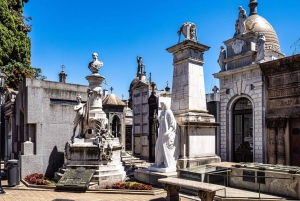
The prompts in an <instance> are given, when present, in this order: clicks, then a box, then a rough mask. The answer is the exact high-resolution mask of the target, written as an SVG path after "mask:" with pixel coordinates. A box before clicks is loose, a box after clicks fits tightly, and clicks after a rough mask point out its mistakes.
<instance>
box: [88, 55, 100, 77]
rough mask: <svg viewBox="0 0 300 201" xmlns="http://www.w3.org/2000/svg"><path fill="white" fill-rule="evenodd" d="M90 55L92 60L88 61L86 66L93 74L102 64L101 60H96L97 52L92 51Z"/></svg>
mask: <svg viewBox="0 0 300 201" xmlns="http://www.w3.org/2000/svg"><path fill="white" fill-rule="evenodd" d="M92 57H93V61H92V62H90V63H89V66H88V68H89V69H90V71H91V72H92V73H93V74H95V73H98V70H99V69H100V68H101V67H102V66H103V62H101V61H98V54H97V53H93V54H92Z"/></svg>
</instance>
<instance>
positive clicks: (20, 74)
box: [2, 60, 46, 89]
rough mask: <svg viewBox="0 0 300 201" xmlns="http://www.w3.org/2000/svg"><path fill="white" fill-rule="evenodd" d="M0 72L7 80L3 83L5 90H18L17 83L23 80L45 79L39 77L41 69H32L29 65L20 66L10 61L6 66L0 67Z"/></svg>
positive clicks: (20, 64) (19, 63) (41, 76)
mask: <svg viewBox="0 0 300 201" xmlns="http://www.w3.org/2000/svg"><path fill="white" fill-rule="evenodd" d="M2 72H3V73H4V74H5V76H6V79H7V80H8V81H7V82H6V83H5V87H6V88H13V89H18V85H19V83H20V82H21V81H22V80H23V79H25V78H32V79H33V78H37V79H45V78H46V77H45V76H43V75H41V69H39V68H33V67H31V66H30V63H28V62H27V64H26V63H25V64H22V63H21V62H17V61H14V60H12V61H11V62H9V63H8V64H7V65H5V66H3V67H2Z"/></svg>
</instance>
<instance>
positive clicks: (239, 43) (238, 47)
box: [231, 39, 245, 54]
mask: <svg viewBox="0 0 300 201" xmlns="http://www.w3.org/2000/svg"><path fill="white" fill-rule="evenodd" d="M244 44H245V42H244V41H243V40H239V39H236V40H235V41H234V42H233V43H232V45H231V47H232V49H233V51H234V53H235V54H240V53H241V52H242V49H243V46H244Z"/></svg>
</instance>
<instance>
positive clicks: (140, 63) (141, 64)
mask: <svg viewBox="0 0 300 201" xmlns="http://www.w3.org/2000/svg"><path fill="white" fill-rule="evenodd" d="M136 59H137V62H138V74H142V71H143V67H146V65H145V64H144V63H143V61H142V57H141V56H137V58H136Z"/></svg>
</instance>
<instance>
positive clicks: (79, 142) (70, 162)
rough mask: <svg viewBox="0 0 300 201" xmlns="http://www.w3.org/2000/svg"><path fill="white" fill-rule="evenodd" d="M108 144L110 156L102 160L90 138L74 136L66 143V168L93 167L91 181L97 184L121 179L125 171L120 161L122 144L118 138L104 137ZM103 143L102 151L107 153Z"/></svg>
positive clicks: (106, 147) (123, 177)
mask: <svg viewBox="0 0 300 201" xmlns="http://www.w3.org/2000/svg"><path fill="white" fill-rule="evenodd" d="M108 144H109V145H111V146H112V150H111V156H110V159H109V160H104V159H103V158H102V156H101V154H102V152H101V151H100V149H99V146H98V145H95V144H94V143H93V140H92V139H78V138H75V139H74V143H73V144H72V143H70V142H69V143H67V147H66V153H65V154H66V158H67V160H66V163H65V166H66V168H67V169H70V168H71V169H76V168H77V167H84V168H86V169H95V170H96V171H95V174H94V175H93V177H92V181H98V183H99V184H113V183H116V182H121V181H123V180H124V179H125V176H126V173H125V171H124V167H123V165H122V162H121V149H122V146H121V144H120V142H119V139H118V138H111V139H106V141H105V145H108ZM105 145H104V146H103V147H104V150H103V152H104V153H107V152H109V151H108V150H107V149H109V147H108V146H105Z"/></svg>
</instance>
